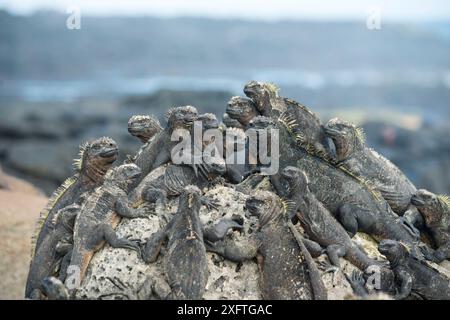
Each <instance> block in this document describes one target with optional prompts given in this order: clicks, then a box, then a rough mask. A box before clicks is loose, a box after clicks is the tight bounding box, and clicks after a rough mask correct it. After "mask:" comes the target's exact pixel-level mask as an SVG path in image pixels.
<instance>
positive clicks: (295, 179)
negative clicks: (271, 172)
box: [281, 166, 309, 194]
mask: <svg viewBox="0 0 450 320" xmlns="http://www.w3.org/2000/svg"><path fill="white" fill-rule="evenodd" d="M281 177H282V184H283V187H285V188H286V190H287V193H288V194H290V193H291V192H294V193H306V192H308V191H309V190H308V184H309V179H308V176H307V175H306V173H305V172H303V171H302V170H300V169H299V168H296V167H292V166H288V167H286V168H284V169H283V170H281Z"/></svg>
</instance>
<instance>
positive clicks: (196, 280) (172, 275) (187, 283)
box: [143, 186, 209, 299]
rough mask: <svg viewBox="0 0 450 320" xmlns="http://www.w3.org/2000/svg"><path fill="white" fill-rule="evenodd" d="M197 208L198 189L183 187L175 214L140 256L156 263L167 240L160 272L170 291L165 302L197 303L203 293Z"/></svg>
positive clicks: (203, 261) (203, 254)
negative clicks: (162, 271) (195, 300)
mask: <svg viewBox="0 0 450 320" xmlns="http://www.w3.org/2000/svg"><path fill="white" fill-rule="evenodd" d="M200 207H201V192H200V189H198V188H197V187H196V186H186V187H185V188H184V191H183V193H182V194H181V196H180V198H179V205H178V211H177V213H176V214H175V215H174V217H173V218H172V220H171V221H170V222H169V223H168V224H167V225H166V227H165V228H164V229H161V230H160V231H158V232H156V233H154V234H153V235H152V236H151V238H150V239H149V240H148V242H147V244H146V248H145V251H144V252H143V253H144V254H143V258H144V260H145V261H146V262H149V263H151V262H154V261H156V259H157V258H158V256H159V253H160V249H161V247H162V245H163V243H164V242H165V240H166V239H168V243H167V251H166V253H165V256H164V271H165V274H166V277H167V282H168V284H169V285H170V287H171V289H172V292H171V294H170V295H169V297H168V298H169V299H201V298H202V297H203V294H204V292H205V287H206V283H207V281H208V277H209V270H208V261H207V258H206V249H205V245H204V242H203V230H202V225H201V222H200V218H199V211H200Z"/></svg>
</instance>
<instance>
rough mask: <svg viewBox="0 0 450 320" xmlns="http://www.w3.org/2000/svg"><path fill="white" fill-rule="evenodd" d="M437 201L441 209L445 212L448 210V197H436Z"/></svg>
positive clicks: (443, 195) (449, 198)
mask: <svg viewBox="0 0 450 320" xmlns="http://www.w3.org/2000/svg"><path fill="white" fill-rule="evenodd" d="M436 198H437V200H438V201H439V203H440V204H441V206H442V208H443V209H444V210H446V211H449V210H450V197H449V196H447V195H445V194H439V195H437V196H436Z"/></svg>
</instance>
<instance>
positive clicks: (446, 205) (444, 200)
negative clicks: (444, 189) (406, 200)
mask: <svg viewBox="0 0 450 320" xmlns="http://www.w3.org/2000/svg"><path fill="white" fill-rule="evenodd" d="M411 203H412V204H413V205H415V206H416V207H417V209H418V210H419V212H420V213H421V214H422V216H423V220H424V221H425V226H426V227H427V229H428V230H429V231H430V233H431V236H432V238H433V240H434V243H435V245H436V247H437V250H435V251H431V250H430V251H428V252H424V254H425V256H426V257H427V259H429V260H432V261H434V262H437V263H440V262H442V261H443V260H445V259H450V199H449V197H448V196H445V195H436V194H434V193H431V192H429V191H427V190H423V189H420V190H418V191H417V192H416V194H415V195H413V196H412V198H411Z"/></svg>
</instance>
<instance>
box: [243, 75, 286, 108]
mask: <svg viewBox="0 0 450 320" xmlns="http://www.w3.org/2000/svg"><path fill="white" fill-rule="evenodd" d="M244 93H245V95H246V96H247V97H249V98H250V99H252V100H253V102H254V103H255V106H256V108H257V109H258V111H259V112H260V113H263V114H265V112H267V110H264V108H265V107H266V106H267V105H270V103H269V104H268V102H270V100H271V99H274V98H277V97H278V87H277V86H275V85H274V84H271V83H265V82H259V81H250V82H248V83H247V84H246V85H245V86H244Z"/></svg>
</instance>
